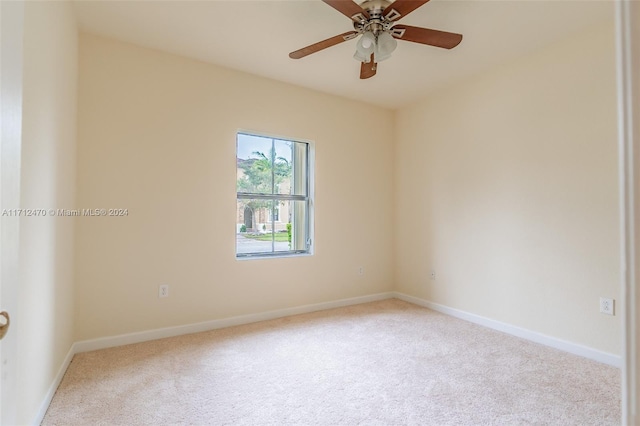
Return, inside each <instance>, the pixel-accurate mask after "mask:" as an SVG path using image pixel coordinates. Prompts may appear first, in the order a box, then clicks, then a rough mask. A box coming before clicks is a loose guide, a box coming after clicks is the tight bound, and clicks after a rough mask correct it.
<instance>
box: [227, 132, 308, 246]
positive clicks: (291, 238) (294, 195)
mask: <svg viewBox="0 0 640 426" xmlns="http://www.w3.org/2000/svg"><path fill="white" fill-rule="evenodd" d="M309 153H310V148H309V144H308V143H305V142H297V141H291V140H285V139H276V138H271V137H265V136H259V135H253V134H248V133H238V134H237V139H236V182H237V183H236V192H237V197H236V201H237V214H236V216H237V217H236V257H238V258H240V257H250V256H258V257H263V256H283V255H292V254H301V253H310V252H311V235H310V229H311V197H310V189H311V184H310V174H311V173H310V170H311V164H310V155H309Z"/></svg>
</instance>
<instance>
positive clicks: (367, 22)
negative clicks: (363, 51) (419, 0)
mask: <svg viewBox="0 0 640 426" xmlns="http://www.w3.org/2000/svg"><path fill="white" fill-rule="evenodd" d="M390 4H391V2H390V1H388V0H367V1H365V2H363V3H361V4H360V7H361V8H362V9H364V10H366V11H367V13H368V14H369V19H367V18H366V17H365V16H364V15H363V14H361V13H359V14H356V15H354V16H352V17H351V19H353V27H354V29H355V30H356V31H358V32H360V33H364V32H366V31H371V32H372V33H373V34H374V35H375V36H376V37H377V36H378V34H380V33H381V32H384V31H389V30H390V29H391V27H392V26H393V25H394V20H395V19H398V18H399V17H400V16H401V15H400V14H399V13H398V12H396V11H395V10H391V12H389V13H387V16H384V15H383V12H384V10H385V9H386V8H387V6H389V5H390Z"/></svg>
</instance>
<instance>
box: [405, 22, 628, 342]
mask: <svg viewBox="0 0 640 426" xmlns="http://www.w3.org/2000/svg"><path fill="white" fill-rule="evenodd" d="M614 45H615V44H614V32H613V24H607V25H605V26H598V27H593V28H590V29H589V30H588V31H586V32H584V33H582V34H579V35H576V36H574V37H572V38H570V39H567V40H565V41H562V42H560V43H557V44H554V45H553V46H551V47H548V48H546V49H544V50H541V51H538V52H536V53H534V54H532V55H529V56H526V57H525V58H523V59H521V60H519V61H517V62H514V63H510V64H507V65H505V66H502V67H499V68H497V69H495V70H493V71H491V72H488V73H485V74H483V75H481V76H478V77H475V78H473V79H471V80H469V81H466V82H463V83H460V84H456V85H455V86H453V87H450V88H448V89H444V90H441V91H439V92H438V93H435V94H432V95H431V96H429V97H428V98H427V99H425V100H424V101H422V102H420V103H418V104H417V105H413V106H410V107H407V108H404V109H402V110H400V111H399V112H398V113H397V122H396V129H397V133H396V162H395V170H396V182H395V197H396V198H395V200H396V207H397V210H396V221H397V226H396V227H395V229H396V230H397V231H398V233H397V237H398V239H397V241H396V249H397V250H396V251H395V267H396V269H395V270H396V275H395V282H396V288H397V290H399V291H402V292H405V293H408V294H411V295H414V296H418V297H422V298H425V299H428V300H430V301H433V302H436V303H439V304H443V305H446V306H449V307H453V308H457V309H461V310H464V311H467V312H471V313H474V314H477V315H481V316H484V317H488V318H491V319H495V320H498V321H503V322H506V323H509V324H512V325H516V326H520V327H524V328H526V329H529V330H533V331H537V332H540V333H544V334H547V335H550V336H554V337H557V338H560V339H565V340H568V341H571V342H574V343H578V344H583V345H586V346H589V347H592V348H596V349H600V350H602V351H605V352H609V353H613V354H620V346H621V325H620V324H621V322H620V316H619V315H618V316H615V317H610V316H606V315H602V314H600V313H599V310H598V308H599V297H600V296H605V297H612V298H615V299H618V300H619V299H620V293H619V238H618V232H619V226H618V223H619V221H618V197H617V194H618V189H617V188H618V187H617V146H616V138H617V135H616V99H615V96H616V86H615V84H616V83H615V49H614ZM431 269H434V270H435V271H436V280H435V281H433V280H430V279H429V273H430V270H431Z"/></svg>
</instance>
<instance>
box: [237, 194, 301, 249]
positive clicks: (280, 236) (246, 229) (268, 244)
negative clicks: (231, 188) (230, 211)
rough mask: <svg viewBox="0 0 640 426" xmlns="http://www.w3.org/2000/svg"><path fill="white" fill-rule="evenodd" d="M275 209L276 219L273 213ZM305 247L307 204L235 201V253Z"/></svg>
mask: <svg viewBox="0 0 640 426" xmlns="http://www.w3.org/2000/svg"><path fill="white" fill-rule="evenodd" d="M274 212H277V219H279V220H276V216H275V215H274ZM305 250H307V203H306V201H290V200H276V201H270V200H256V199H247V200H245V199H240V200H238V202H237V220H236V254H257V253H278V252H279V253H282V252H289V251H305Z"/></svg>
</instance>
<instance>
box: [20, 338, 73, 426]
mask: <svg viewBox="0 0 640 426" xmlns="http://www.w3.org/2000/svg"><path fill="white" fill-rule="evenodd" d="M75 354H76V350H75V344H73V345H71V348H70V349H69V352H67V356H66V357H64V361H62V365H60V368H59V369H58V373H57V374H56V376H55V377H54V379H53V382H52V383H51V386H49V390H48V391H47V394H46V395H45V397H44V400H43V401H42V404H40V409H39V410H38V413H37V414H36V417H35V419H34V420H33V422H32V423H31V424H32V425H39V424H41V423H42V420H44V415H45V414H47V410H48V409H49V404H51V400H52V399H53V396H54V395H55V394H56V390H58V386H60V382H62V378H63V377H64V374H65V373H66V372H67V368H69V364H71V360H72V359H73V356H74V355H75Z"/></svg>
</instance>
